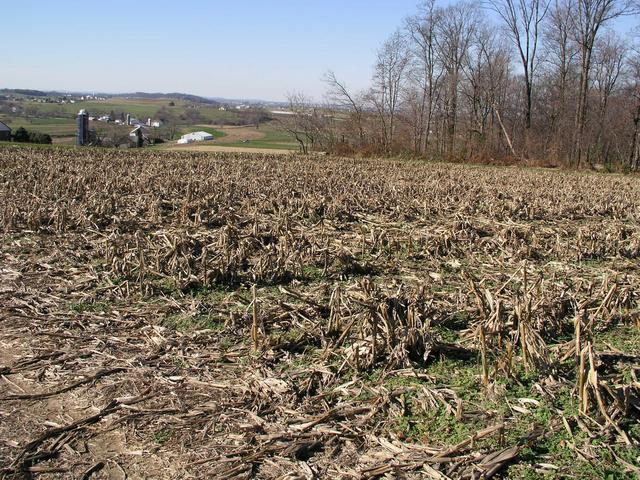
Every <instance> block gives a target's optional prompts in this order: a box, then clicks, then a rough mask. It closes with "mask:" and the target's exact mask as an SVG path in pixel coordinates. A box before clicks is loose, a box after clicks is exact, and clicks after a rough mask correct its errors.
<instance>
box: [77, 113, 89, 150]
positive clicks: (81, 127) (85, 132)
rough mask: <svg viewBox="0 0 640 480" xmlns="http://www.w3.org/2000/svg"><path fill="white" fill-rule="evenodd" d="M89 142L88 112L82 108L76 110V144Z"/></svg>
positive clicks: (80, 144) (81, 144)
mask: <svg viewBox="0 0 640 480" xmlns="http://www.w3.org/2000/svg"><path fill="white" fill-rule="evenodd" d="M88 143H89V113H88V112H87V111H86V110H84V109H82V110H80V111H79V112H78V133H77V137H76V145H78V146H80V147H81V146H83V145H87V144H88Z"/></svg>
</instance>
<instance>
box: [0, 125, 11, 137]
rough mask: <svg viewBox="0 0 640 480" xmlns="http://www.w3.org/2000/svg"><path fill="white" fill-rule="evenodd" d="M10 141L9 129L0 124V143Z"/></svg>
mask: <svg viewBox="0 0 640 480" xmlns="http://www.w3.org/2000/svg"><path fill="white" fill-rule="evenodd" d="M9 140H11V129H10V128H9V127H8V126H7V125H5V124H4V123H2V122H0V141H9Z"/></svg>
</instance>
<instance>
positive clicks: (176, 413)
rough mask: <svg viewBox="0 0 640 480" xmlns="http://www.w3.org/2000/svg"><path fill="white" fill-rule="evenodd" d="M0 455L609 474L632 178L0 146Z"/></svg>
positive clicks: (630, 319)
mask: <svg viewBox="0 0 640 480" xmlns="http://www.w3.org/2000/svg"><path fill="white" fill-rule="evenodd" d="M0 209H1V212H0V214H1V217H0V229H1V230H2V232H3V233H2V242H1V248H0V251H1V256H0V375H1V377H0V385H1V389H0V468H1V472H2V475H3V476H4V478H8V479H9V478H83V479H88V478H95V479H99V478H114V479H119V478H159V479H161V478H260V479H276V478H282V479H284V478H287V479H293V478H309V479H311V478H336V479H338V478H340V479H359V478H408V479H411V478H434V479H447V478H451V479H458V478H464V479H480V478H538V477H540V476H544V475H548V476H550V477H560V478H562V477H566V476H572V477H574V478H592V479H596V478H633V477H634V475H637V474H638V472H639V471H640V470H639V469H640V458H639V457H640V448H639V447H638V445H639V443H638V442H639V441H640V427H639V424H640V422H639V420H640V383H639V381H638V374H639V372H640V305H639V294H640V290H639V289H640V266H639V263H638V262H639V258H640V223H639V221H640V180H639V179H638V178H637V177H633V176H619V175H605V174H595V173H593V174H592V173H575V172H562V171H552V170H533V169H517V168H493V167H491V168H489V167H469V166H459V165H450V164H429V163H422V162H411V161H393V160H354V159H345V158H330V157H316V158H313V157H311V158H305V157H296V156H291V157H282V156H275V155H269V154H255V155H247V154H238V155H232V154H204V153H195V152H149V151H146V152H145V151H139V152H126V153H123V152H119V151H107V150H104V151H103V150H92V149H86V150H73V149H37V150H35V149H29V148H2V149H0Z"/></svg>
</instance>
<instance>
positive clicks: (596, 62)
mask: <svg viewBox="0 0 640 480" xmlns="http://www.w3.org/2000/svg"><path fill="white" fill-rule="evenodd" d="M626 56H627V47H626V45H625V43H624V41H623V40H622V39H621V38H620V37H618V36H617V35H616V34H614V33H611V32H610V33H608V34H607V35H606V36H604V37H603V38H602V39H601V40H600V41H598V42H596V46H595V49H594V52H593V84H594V87H595V89H596V92H597V93H598V103H599V105H598V107H599V108H598V130H597V136H596V145H598V146H600V147H602V141H603V135H604V129H605V121H606V117H607V107H608V106H609V99H610V97H611V95H612V93H613V91H614V89H615V88H616V85H617V83H618V80H619V79H620V76H621V74H622V70H623V68H624V63H625V58H626Z"/></svg>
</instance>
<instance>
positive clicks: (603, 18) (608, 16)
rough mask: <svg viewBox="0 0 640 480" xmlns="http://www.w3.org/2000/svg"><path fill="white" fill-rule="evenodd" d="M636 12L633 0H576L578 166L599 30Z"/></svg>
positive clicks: (575, 151)
mask: <svg viewBox="0 0 640 480" xmlns="http://www.w3.org/2000/svg"><path fill="white" fill-rule="evenodd" d="M632 11H635V2H634V0H576V9H575V12H574V15H572V17H571V18H572V19H573V22H572V23H573V31H574V35H575V40H576V42H577V43H578V45H579V47H580V85H579V89H578V101H577V106H576V125H575V132H574V142H573V152H572V160H573V162H574V163H575V165H576V166H580V163H581V162H582V160H583V159H584V156H585V153H586V150H588V149H585V147H584V138H583V136H584V131H585V126H586V123H587V110H588V95H589V76H590V74H591V61H592V58H593V49H594V46H595V43H596V39H597V37H598V32H600V30H601V29H602V27H603V26H605V25H607V24H608V23H610V22H611V21H612V20H614V19H616V18H618V17H620V16H622V15H626V14H628V13H631V12H632Z"/></svg>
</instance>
